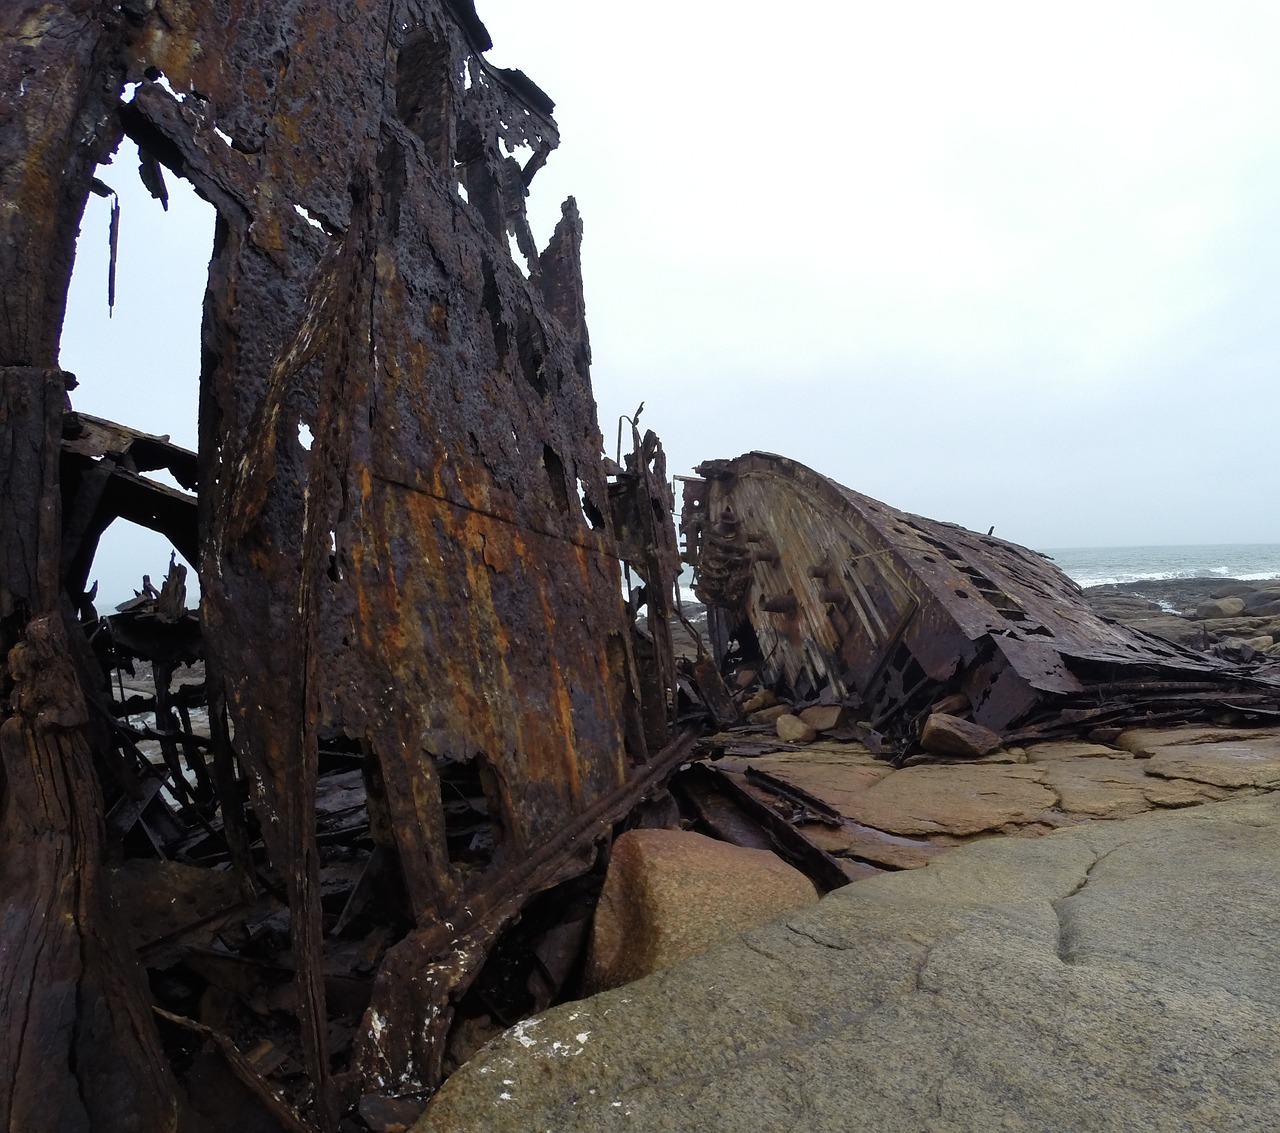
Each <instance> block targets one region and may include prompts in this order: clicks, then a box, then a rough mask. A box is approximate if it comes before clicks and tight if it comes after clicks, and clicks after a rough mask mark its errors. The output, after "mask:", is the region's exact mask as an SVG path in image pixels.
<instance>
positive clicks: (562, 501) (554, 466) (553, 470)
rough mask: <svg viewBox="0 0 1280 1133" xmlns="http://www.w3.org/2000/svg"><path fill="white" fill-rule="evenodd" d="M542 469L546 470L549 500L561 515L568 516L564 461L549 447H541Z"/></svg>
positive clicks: (567, 489)
mask: <svg viewBox="0 0 1280 1133" xmlns="http://www.w3.org/2000/svg"><path fill="white" fill-rule="evenodd" d="M542 467H543V468H545V469H546V470H547V483H548V484H549V485H550V487H551V498H552V499H553V500H554V501H555V505H556V507H557V508H558V509H559V511H560V514H561V515H568V514H569V488H568V485H567V484H566V483H565V477H564V461H563V460H561V459H560V454H559V453H558V452H556V450H555V449H553V448H552V447H551V446H550V445H543V446H542Z"/></svg>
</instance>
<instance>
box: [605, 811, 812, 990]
mask: <svg viewBox="0 0 1280 1133" xmlns="http://www.w3.org/2000/svg"><path fill="white" fill-rule="evenodd" d="M817 899H818V892H817V890H816V889H815V888H814V887H813V883H812V882H811V881H809V879H808V878H807V877H805V876H804V875H803V874H802V873H800V872H799V871H798V870H795V869H793V868H792V867H791V866H789V865H787V864H786V863H785V862H784V861H782V860H781V859H780V858H778V857H777V856H776V855H774V854H772V853H770V852H769V851H767V850H748V849H743V848H742V847H739V846H731V845H729V844H728V843H727V842H717V841H715V840H714V839H712V838H707V837H704V836H703V835H701V834H694V833H690V832H688V831H684V830H631V831H628V832H627V833H625V834H623V835H622V836H621V837H620V838H619V839H618V840H617V842H615V843H614V847H613V856H612V858H611V859H610V861H609V872H608V874H607V876H606V878H605V884H604V890H603V892H602V893H601V894H600V903H599V905H598V907H597V909H596V915H595V924H594V927H593V929H592V938H591V952H590V958H589V960H588V962H587V972H586V976H585V983H586V985H587V987H589V988H591V989H594V990H600V989H603V988H610V987H618V986H620V985H621V984H624V983H629V982H630V981H632V980H635V979H639V978H640V977H641V976H645V975H648V974H649V973H651V972H655V971H658V970H660V969H662V968H669V967H671V966H672V965H673V964H676V963H679V962H680V961H681V960H687V959H689V958H690V957H692V956H697V955H700V954H701V953H703V952H706V951H707V950H708V949H710V948H713V947H715V946H716V945H718V944H722V943H724V942H725V941H727V940H729V939H731V938H732V937H733V936H735V935H736V934H737V933H739V932H742V931H743V930H744V929H747V928H751V927H752V926H754V925H758V924H762V923H764V922H765V921H770V920H773V919H774V918H775V917H778V916H781V915H782V914H783V913H785V912H787V911H789V910H791V909H796V908H799V907H800V906H802V905H808V904H812V903H813V902H814V901H816V900H817Z"/></svg>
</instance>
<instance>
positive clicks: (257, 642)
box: [0, 0, 1277, 1131]
mask: <svg viewBox="0 0 1280 1133" xmlns="http://www.w3.org/2000/svg"><path fill="white" fill-rule="evenodd" d="M14 12H15V16H16V18H15V19H12V20H10V21H8V26H7V27H6V28H5V29H3V31H0V80H2V81H0V99H2V100H3V101H0V116H2V120H3V123H4V125H3V129H2V130H0V204H3V209H0V230H2V235H3V239H0V284H2V287H0V303H3V318H0V649H2V650H3V655H4V657H5V658H6V664H5V666H4V668H3V688H2V689H0V695H2V697H3V700H2V705H3V707H2V717H0V719H2V722H0V754H2V756H3V764H2V768H3V774H2V775H0V795H2V798H0V804H2V811H0V900H2V901H3V906H4V915H3V918H2V919H0V1084H2V1088H0V1125H3V1127H4V1128H6V1129H43V1128H57V1129H66V1130H76V1129H94V1130H117V1129H120V1130H124V1129H148V1130H151V1129H154V1130H163V1129H179V1128H181V1129H208V1130H223V1129H233V1128H234V1129H237V1130H242V1129H250V1130H258V1129H262V1130H277V1129H288V1130H303V1129H316V1130H326V1131H328V1130H334V1129H339V1128H343V1129H361V1128H372V1129H384V1130H385V1129H395V1128H404V1127H406V1126H407V1125H408V1124H409V1123H411V1122H412V1120H413V1118H414V1117H415V1116H416V1114H417V1113H418V1112H419V1111H420V1110H421V1108H422V1105H423V1104H424V1102H425V1100H426V1099H427V1098H428V1097H429V1096H430V1094H431V1092H432V1091H433V1090H434V1089H435V1088H436V1087H437V1086H438V1085H439V1084H440V1082H441V1081H442V1080H443V1078H444V1077H445V1076H446V1075H447V1074H448V1073H449V1072H450V1070H451V1069H452V1068H453V1067H455V1066H457V1065H458V1064H460V1063H461V1062H462V1061H464V1060H465V1059H466V1058H467V1057H468V1056H469V1055H470V1054H471V1053H472V1052H473V1051H474V1050H475V1049H477V1047H478V1046H479V1045H480V1044H481V1043H483V1042H484V1041H486V1040H487V1039H488V1038H489V1037H490V1036H492V1035H493V1034H495V1033H497V1032H498V1031H499V1030H501V1029H502V1028H504V1027H506V1026H509V1025H511V1024H513V1023H515V1022H516V1021H518V1020H519V1019H521V1018H524V1017H527V1016H528V1015H529V1014H531V1013H533V1012H535V1011H538V1010H541V1009H542V1008H545V1007H546V1006H548V1005H549V1004H551V1003H554V1002H558V1001H561V1000H563V999H565V998H567V997H571V996H572V995H574V994H576V993H577V991H578V986H579V984H578V981H579V977H580V975H581V971H582V967H583V955H584V949H585V947H586V941H587V938H588V935H589V925H590V921H591V915H592V909H593V905H594V902H595V900H596V897H597V895H598V893H599V890H600V886H601V884H602V881H603V872H604V868H605V864H606V861H607V856H608V848H609V845H610V841H611V838H612V837H613V835H614V834H615V833H617V832H618V831H620V830H621V829H623V828H625V827H627V826H634V825H669V824H674V823H676V822H679V821H681V820H683V821H684V822H685V823H686V824H696V825H697V826H698V828H699V829H703V830H706V831H709V832H712V833H716V834H717V835H718V836H720V837H723V838H727V839H729V840H731V841H738V842H740V843H741V844H744V845H757V846H767V847H769V848H771V849H773V850H775V851H776V852H777V853H779V854H781V855H782V856H783V857H784V858H787V859H788V860H789V861H791V862H793V863H794V864H796V865H797V866H798V867H799V868H800V869H802V870H803V871H804V872H806V873H807V874H808V875H809V876H810V877H811V878H813V880H814V881H815V883H816V884H817V885H818V887H819V888H820V889H822V890H829V889H831V888H834V887H836V886H838V885H842V884H845V883H846V882H847V881H848V879H849V876H850V870H849V869H848V868H847V866H845V865H842V864H841V863H840V862H837V861H836V860H835V859H834V858H832V857H831V856H830V854H828V853H827V852H826V851H825V850H823V849H822V848H821V847H820V846H818V845H815V844H814V842H813V841H812V840H810V839H808V838H806V837H804V836H803V835H802V834H801V833H800V831H799V830H798V829H797V828H796V822H797V821H799V820H800V819H804V820H806V821H817V822H819V823H821V822H831V821H836V820H838V819H839V816H838V815H834V817H833V812H832V810H831V808H830V807H829V806H827V804H825V803H823V802H822V801H821V800H820V799H817V798H815V797H813V796H812V795H810V794H807V793H805V792H804V791H803V790H801V789H799V788H796V787H794V786H788V785H787V783H785V782H784V781H782V780H780V779H778V778H777V777H776V776H771V775H769V774H767V773H766V772H763V771H760V772H757V773H755V774H754V775H752V774H748V775H745V776H734V775H727V774H723V773H721V772H718V771H716V770H714V769H713V765H712V764H710V763H707V762H705V761H702V760H701V758H700V757H701V756H704V755H719V754H723V753H726V752H727V753H729V754H733V753H735V752H736V753H738V754H742V753H746V754H750V753H751V752H752V751H759V750H764V749H776V748H777V746H778V745H777V741H776V740H771V741H770V742H764V741H763V740H762V738H761V736H760V732H761V729H760V728H759V727H757V726H755V725H753V724H752V722H751V718H750V717H748V718H747V719H745V720H744V718H743V717H744V713H745V712H746V711H747V710H748V709H749V708H750V707H751V706H752V705H753V704H755V705H756V706H758V705H759V704H760V703H763V700H762V699H761V698H764V699H766V700H767V699H776V697H777V696H778V695H783V696H785V697H786V698H787V699H788V700H789V701H790V703H791V705H793V706H795V707H796V710H797V711H799V706H801V705H804V704H806V703H808V704H810V706H811V707H813V708H816V709H819V710H821V712H823V713H825V717H824V719H825V720H826V724H825V728H826V730H827V731H828V732H829V733H830V734H836V735H839V734H847V735H849V736H854V735H856V736H858V737H859V738H861V739H862V740H863V741H864V742H865V743H866V744H867V745H868V746H869V747H871V748H872V750H874V751H878V752H880V753H881V754H882V755H883V756H884V757H885V758H888V759H892V760H896V761H899V762H901V761H902V760H904V759H906V758H908V757H909V756H911V755H912V753H914V752H916V751H917V750H919V749H920V748H921V747H922V746H923V747H924V748H926V749H930V748H931V749H932V750H935V751H941V752H944V753H945V752H946V751H947V750H948V749H949V748H948V745H950V747H951V748H952V749H954V748H955V747H956V745H959V747H960V748H961V749H963V750H967V749H968V747H972V746H973V745H975V744H976V745H979V746H981V744H983V743H985V742H989V739H990V737H991V736H992V735H995V737H996V742H997V743H999V742H1005V743H1008V742H1014V741H1017V740H1020V739H1026V738H1027V737H1031V736H1050V735H1058V734H1066V733H1074V732H1079V731H1082V730H1086V731H1087V730H1090V729H1093V730H1097V729H1100V728H1108V727H1110V728H1118V727H1120V726H1122V725H1123V724H1125V723H1129V722H1133V721H1135V720H1142V721H1147V722H1149V721H1151V720H1162V719H1180V720H1189V719H1196V718H1200V717H1203V716H1206V715H1209V714H1212V713H1214V712H1216V711H1221V710H1223V709H1230V710H1232V711H1234V712H1237V713H1240V714H1243V715H1244V716H1245V717H1246V718H1248V717H1250V714H1253V715H1254V716H1259V715H1260V716H1262V717H1265V716H1266V715H1267V713H1268V712H1272V713H1274V711H1275V709H1276V701H1277V687H1276V685H1275V684H1273V683H1268V682H1267V681H1266V680H1263V679H1260V678H1251V677H1249V676H1248V674H1246V673H1245V672H1243V671H1240V670H1235V669H1230V668H1228V667H1226V666H1224V665H1223V664H1222V663H1219V662H1215V661H1212V660H1209V659H1206V658H1204V657H1201V656H1199V655H1196V654H1192V653H1189V652H1186V651H1182V650H1180V649H1177V648H1174V647H1171V646H1168V645H1165V644H1162V643H1160V642H1158V641H1156V640H1155V639H1151V638H1147V637H1144V636H1141V635H1139V634H1137V633H1135V632H1132V631H1128V630H1125V629H1123V628H1122V627H1119V626H1117V625H1115V624H1113V623H1108V622H1104V621H1102V620H1099V619H1098V618H1097V617H1095V616H1093V615H1092V614H1091V613H1090V612H1089V611H1088V608H1087V607H1086V606H1085V605H1084V604H1083V603H1082V601H1081V599H1080V597H1079V594H1078V592H1077V591H1076V589H1075V588H1074V587H1073V586H1072V585H1071V584H1070V583H1069V582H1067V580H1066V579H1064V578H1063V577H1062V576H1061V575H1060V574H1058V573H1057V571H1056V570H1054V569H1053V568H1052V566H1051V565H1049V564H1047V563H1046V562H1044V561H1043V560H1042V559H1040V558H1038V557H1037V556H1036V555H1034V554H1033V553H1031V552H1027V551H1024V550H1023V549H1021V548H1018V547H1014V546H1012V545H1010V544H1007V543H1003V542H1001V541H999V540H995V539H990V538H982V537H979V536H975V535H973V534H971V533H969V532H966V531H963V530H961V529H959V528H956V527H952V526H948V525H945V524H937V523H932V522H929V521H926V520H921V519H918V518H915V517H912V516H906V515H903V514H902V513H899V512H895V511H893V510H892V509H890V508H887V507H884V506H883V505H880V504H877V503H875V502H874V501H870V500H867V499H865V498H864V497H861V496H858V495H856V494H854V493H852V492H848V491H846V490H845V489H842V488H840V487H839V486H837V485H835V484H833V483H832V482H831V481H829V480H826V479H824V478H822V477H821V476H818V475H816V474H815V473H813V472H811V471H809V470H808V469H806V468H803V467H802V466H800V465H798V464H795V463H793V462H790V461H787V460H783V459H781V458H778V457H771V456H766V455H762V454H752V455H750V456H747V457H743V458H740V459H739V460H736V461H716V462H711V463H708V464H705V465H703V466H702V467H701V468H700V470H699V471H700V474H701V478H700V479H688V480H687V481H686V483H685V485H684V507H683V516H682V523H681V528H682V531H683V535H684V539H685V547H684V558H685V561H686V562H688V563H690V564H692V565H693V566H694V568H695V571H696V588H697V593H698V594H699V595H700V596H701V597H702V599H703V600H704V601H705V602H706V603H707V605H708V622H707V630H708V634H707V636H708V637H709V639H710V647H709V648H708V647H706V646H704V645H703V643H702V640H701V639H700V638H699V636H698V631H697V629H696V628H695V627H694V626H693V625H692V624H691V623H690V622H689V621H687V620H686V619H685V617H684V613H683V611H682V610H681V609H680V599H679V590H678V588H677V585H676V584H677V579H678V575H679V571H680V566H681V562H680V560H681V552H680V549H679V547H678V543H677V536H676V531H675V526H674V518H673V503H674V500H673V495H672V492H671V489H670V487H669V485H668V481H667V472H666V467H665V458H664V456H663V452H662V448H661V445H660V444H659V442H658V440H657V438H656V437H655V436H654V435H653V434H652V433H643V434H642V433H641V431H640V429H639V428H638V427H637V425H636V424H635V421H633V422H632V430H631V433H632V436H631V440H632V450H631V452H630V453H629V454H627V456H626V459H625V460H620V461H610V460H607V459H605V458H604V457H602V456H601V451H602V436H601V433H600V429H599V426H598V424H597V421H596V413H595V405H594V402H593V399H592V393H591V386H590V378H589V362H590V349H589V345H588V338H587V328H586V323H585V315H584V302H583V291H582V282H581V274H580V267H579V248H580V241H581V224H580V221H579V218H578V214H577V210H576V208H575V205H574V202H573V201H572V199H570V200H569V201H567V202H566V203H565V204H564V206H563V215H562V219H561V221H560V223H559V225H558V226H557V228H556V230H555V233H554V235H553V236H552V237H551V240H550V242H549V244H548V245H547V246H546V247H545V248H544V249H542V250H541V251H539V250H538V248H537V247H536V244H535V242H534V239H533V237H532V234H531V232H530V230H529V226H528V223H527V221H526V218H525V197H526V195H527V193H528V190H529V186H530V182H531V180H532V179H533V177H534V175H535V174H536V173H537V171H538V170H539V169H540V168H541V166H542V165H543V163H544V162H545V161H546V160H547V157H548V155H549V154H550V152H551V151H552V150H553V149H554V148H555V146H556V144H557V133H556V126H555V123H554V120H553V119H552V117H551V114H552V110H553V106H552V103H551V101H550V99H548V98H547V96H546V95H545V94H544V93H543V92H542V91H541V90H539V89H538V87H537V86H535V85H534V84H533V83H532V82H531V81H530V80H529V79H528V78H527V77H526V76H525V75H524V74H522V73H521V72H519V71H513V70H502V69H499V68H496V67H493V66H491V65H490V64H489V63H488V62H487V61H486V60H485V57H484V52H485V51H486V50H487V49H488V47H489V46H490V43H489V38H488V34H487V32H486V31H485V29H484V26H483V25H482V24H481V23H480V21H479V19H478V18H477V15H476V13H475V11H474V9H473V8H472V6H471V3H470V0H369V2H367V3H364V4H361V5H349V4H342V5H338V6H337V7H335V6H333V5H330V4H320V3H315V2H303V0H292V2H289V3H283V4H272V5H253V4H247V5H234V6H232V8H231V10H230V11H228V9H227V7H226V6H225V5H218V4H213V3H210V2H205V0H187V2H178V0H124V2H122V3H101V2H90V0H73V2H70V3H66V4H59V5H50V4H38V3H34V2H31V3H20V4H18V5H16V6H15V9H14ZM125 136H127V137H128V138H130V139H132V141H133V142H135V143H136V144H137V146H138V147H139V152H140V154H141V158H142V162H141V169H140V173H141V176H142V179H143V182H144V183H145V184H146V185H147V186H148V188H149V189H150V190H151V191H152V193H153V194H154V195H156V196H159V197H161V198H162V199H163V198H164V196H165V194H166V189H165V178H166V176H169V177H172V176H176V177H180V178H185V179H187V180H188V181H190V183H191V184H192V185H193V186H194V187H195V189H196V191H197V192H198V193H199V194H200V195H201V196H202V197H203V198H205V199H206V200H207V201H209V202H210V203H211V204H212V205H213V206H214V208H215V209H216V212H217V222H216V234H215V240H214V247H213V254H212V261H211V264H210V269H209V282H208V289H207V292H206V296H205V306H204V320H203V330H202V341H201V356H202V363H201V373H200V431H199V446H198V449H199V451H198V452H197V453H191V452H188V451H186V450H184V449H182V448H180V447H178V446H176V445H174V444H172V443H170V442H169V440H168V439H167V438H165V437H157V436H150V435H146V434H143V433H139V432H137V431H134V430H131V429H129V428H128V427H126V426H123V425H119V424H114V423H112V422H109V421H105V420H101V419H98V418H94V417H90V416H88V415H86V414H81V413H77V412H75V410H74V396H73V395H74V391H75V389H76V379H75V378H74V377H73V376H72V375H71V374H69V373H66V372H63V371H62V370H60V369H59V367H58V343H59V337H60V334H61V327H62V320H63V314H64V310H65V305H66V293H67V287H68V282H69V277H70V271H71V264H72V260H73V256H74V249H75V240H76V235H77V231H78V228H79V225H80V220H81V216H82V214H83V210H84V206H85V202H86V199H87V197H88V195H89V194H90V193H91V192H97V193H99V194H104V195H110V194H111V193H112V190H111V189H110V187H109V186H108V184H107V180H109V179H110V178H111V177H113V176H116V175H117V171H116V167H114V166H111V165H110V164H108V162H109V158H110V155H111V154H112V153H113V152H114V151H115V150H116V148H117V146H118V145H119V144H120V142H121V140H122V138H123V137H125ZM116 231H117V230H116V228H115V226H114V224H113V228H112V242H113V248H114V242H115V237H116ZM80 377H81V378H82V379H83V380H84V381H87V382H92V381H93V380H94V379H93V376H92V375H89V374H82V375H80ZM637 416H638V415H637ZM158 473H163V474H164V477H165V478H166V479H167V480H171V481H172V484H170V483H166V482H162V481H161V479H158V478H157V475H156V474H158ZM175 485H176V486H175ZM118 519H124V520H128V521H131V522H134V523H137V524H140V525H142V526H145V527H148V528H151V529H153V530H155V531H158V532H160V533H162V534H163V535H164V536H165V537H167V539H168V540H169V542H170V543H171V544H172V545H173V547H174V549H175V551H176V552H177V553H178V554H180V555H181V556H182V558H183V559H185V560H186V561H187V562H188V563H194V564H199V582H200V594H201V598H200V601H199V605H198V608H195V609H192V608H189V607H188V602H187V573H186V568H185V567H184V566H182V565H181V564H180V563H178V561H177V559H176V557H175V558H174V559H173V560H172V561H171V565H170V568H169V571H168V573H167V576H166V577H165V578H164V579H159V578H157V579H156V580H155V584H153V582H152V580H151V579H147V580H146V581H145V583H144V585H143V587H142V589H141V591H140V593H139V595H138V598H137V599H136V600H135V601H134V602H131V603H128V604H127V605H126V606H125V607H122V608H121V609H120V610H119V611H118V612H116V613H114V614H110V615H108V616H105V617H102V616H99V613H98V611H97V610H96V609H95V607H94V600H95V595H94V592H93V590H92V589H89V588H88V587H89V578H90V574H91V572H92V566H93V561H94V555H95V552H96V550H97V547H98V544H99V540H100V538H101V536H102V535H103V533H104V531H105V530H106V529H107V528H108V527H109V526H110V525H111V524H112V523H113V522H115V521H116V520H118ZM624 588H625V597H622V595H623V594H624ZM678 637H679V638H681V639H687V641H688V646H687V648H682V649H681V650H679V652H682V653H685V654H687V655H686V656H684V657H682V658H681V659H679V660H677V656H676V654H677V649H676V648H675V642H676V640H677V638H678ZM726 677H727V678H729V679H730V682H731V684H732V688H733V690H732V692H731V691H730V687H729V686H727V685H726V682H725V678H726ZM753 682H754V684H753ZM760 684H763V685H764V686H765V687H764V688H763V689H757V686H758V685H760ZM748 698H751V699H748ZM744 702H745V703H744ZM713 732H714V733H716V735H715V736H713V737H712V738H710V739H708V738H707V737H708V736H710V735H711V733H713ZM966 745H967V746H966ZM681 768H683V770H681ZM769 799H773V800H775V801H776V800H778V799H781V800H783V801H784V802H785V803H786V806H787V807H789V808H790V810H789V811H788V812H787V813H782V812H781V811H780V810H779V807H778V806H775V805H770V803H769V802H768V801H767V800H769ZM762 800H764V801H762ZM784 810H785V808H784Z"/></svg>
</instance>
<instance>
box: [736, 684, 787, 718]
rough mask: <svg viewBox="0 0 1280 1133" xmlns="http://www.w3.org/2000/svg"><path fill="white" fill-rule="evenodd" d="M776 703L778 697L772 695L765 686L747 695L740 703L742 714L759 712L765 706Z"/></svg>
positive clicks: (768, 706) (748, 714) (769, 706)
mask: <svg viewBox="0 0 1280 1133" xmlns="http://www.w3.org/2000/svg"><path fill="white" fill-rule="evenodd" d="M777 703H778V698H777V697H776V696H774V695H773V693H772V692H770V691H769V689H767V688H762V689H761V690H760V691H759V692H757V693H756V694H755V695H754V696H749V697H747V699H746V700H744V701H743V703H742V711H743V714H744V715H747V716H750V715H751V713H753V712H760V711H762V710H763V709H765V708H772V707H773V706H774V705H775V704H777Z"/></svg>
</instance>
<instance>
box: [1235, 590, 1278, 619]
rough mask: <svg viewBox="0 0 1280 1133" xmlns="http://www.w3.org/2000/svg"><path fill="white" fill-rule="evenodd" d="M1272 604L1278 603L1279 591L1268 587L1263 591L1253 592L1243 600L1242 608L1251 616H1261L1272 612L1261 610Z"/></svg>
mask: <svg viewBox="0 0 1280 1133" xmlns="http://www.w3.org/2000/svg"><path fill="white" fill-rule="evenodd" d="M1272 603H1280V589H1277V588H1275V587H1271V586H1268V587H1267V588H1266V589H1264V590H1255V591H1254V592H1253V593H1252V594H1250V595H1249V596H1248V597H1246V598H1244V599H1243V607H1242V608H1243V609H1245V610H1247V611H1248V612H1249V613H1251V614H1258V615H1259V616H1261V615H1262V614H1263V613H1267V614H1270V613H1272V612H1273V611H1271V610H1265V611H1264V610H1263V609H1262V608H1263V607H1264V606H1269V605H1271V604H1272Z"/></svg>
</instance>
